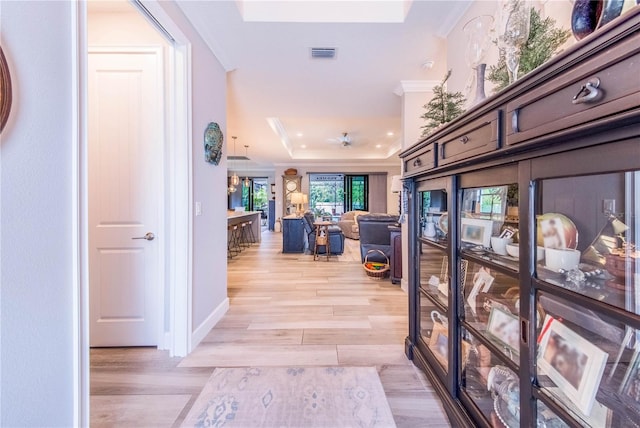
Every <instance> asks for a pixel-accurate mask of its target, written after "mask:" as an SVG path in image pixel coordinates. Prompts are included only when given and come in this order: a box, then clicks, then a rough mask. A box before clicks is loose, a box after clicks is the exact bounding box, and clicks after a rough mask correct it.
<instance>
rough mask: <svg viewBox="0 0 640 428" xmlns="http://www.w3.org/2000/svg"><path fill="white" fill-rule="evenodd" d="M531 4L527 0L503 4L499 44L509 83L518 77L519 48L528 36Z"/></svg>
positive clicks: (510, 1)
mask: <svg viewBox="0 0 640 428" xmlns="http://www.w3.org/2000/svg"><path fill="white" fill-rule="evenodd" d="M530 28H531V4H530V2H529V1H527V0H509V1H507V2H506V3H505V4H504V5H503V9H502V16H501V22H500V29H501V30H502V36H501V37H500V39H499V44H500V47H501V48H502V49H504V52H505V57H506V58H505V60H506V64H507V70H508V72H509V83H513V82H514V81H516V80H517V79H518V69H519V68H520V49H521V48H522V46H523V45H524V44H525V43H526V42H527V39H528V38H529V30H530Z"/></svg>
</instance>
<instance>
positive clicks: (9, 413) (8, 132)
mask: <svg viewBox="0 0 640 428" xmlns="http://www.w3.org/2000/svg"><path fill="white" fill-rule="evenodd" d="M71 5H72V3H71V2H48V1H32V2H4V1H3V2H2V6H1V7H2V16H1V18H0V19H1V26H0V28H2V34H1V37H2V48H3V50H4V53H5V55H6V57H7V61H8V63H9V67H10V70H11V77H12V82H13V106H12V110H11V116H10V118H9V122H8V123H7V126H6V128H5V129H4V132H3V133H2V136H1V138H2V141H1V144H0V162H1V163H0V168H1V181H0V192H1V193H0V194H1V200H2V207H1V209H0V230H1V237H0V245H1V246H0V251H1V254H2V257H1V259H0V269H1V272H2V274H1V281H2V288H1V293H2V294H1V296H2V297H1V300H2V303H1V309H0V310H1V316H2V322H1V327H0V328H1V330H0V334H1V339H2V349H1V351H0V359H1V370H2V406H1V409H2V410H1V413H2V415H1V419H0V425H1V426H6V427H9V426H45V425H46V426H50V427H54V426H65V427H68V426H71V425H72V421H73V395H72V394H73V389H72V385H73V375H74V373H73V369H72V363H73V299H72V293H73V288H72V287H73V274H72V271H73V257H72V241H71V237H72V220H71V219H72V212H71V206H72V199H71V197H72V193H71V190H72V188H71V181H72V168H71V162H72V144H73V134H74V132H75V130H74V129H72V121H71V112H72V82H71V76H72V75H73V70H72V67H71V53H72V51H71V29H72V28H73V27H74V26H75V23H74V22H72V21H71V14H70V11H71Z"/></svg>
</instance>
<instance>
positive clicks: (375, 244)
mask: <svg viewBox="0 0 640 428" xmlns="http://www.w3.org/2000/svg"><path fill="white" fill-rule="evenodd" d="M399 218H400V217H399V216H398V215H395V214H386V213H370V214H363V215H361V216H358V227H359V228H360V259H361V261H362V263H364V258H365V256H366V255H367V252H368V251H369V250H380V251H382V252H383V253H384V254H385V255H386V256H387V257H389V258H390V255H391V238H390V234H389V226H390V225H395V224H397V223H398V220H399ZM367 260H369V261H370V262H372V261H373V262H382V263H386V262H387V260H386V259H385V258H384V257H382V255H381V254H380V253H378V252H377V251H374V252H372V253H371V254H369V257H368V259H367Z"/></svg>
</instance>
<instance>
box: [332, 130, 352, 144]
mask: <svg viewBox="0 0 640 428" xmlns="http://www.w3.org/2000/svg"><path fill="white" fill-rule="evenodd" d="M329 141H331V142H336V143H340V145H341V146H342V147H351V144H352V141H351V137H349V134H348V133H346V132H343V133H342V135H341V136H339V137H338V138H330V139H329Z"/></svg>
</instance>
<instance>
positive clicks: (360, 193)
mask: <svg viewBox="0 0 640 428" xmlns="http://www.w3.org/2000/svg"><path fill="white" fill-rule="evenodd" d="M327 169H328V170H329V172H326V170H327ZM334 169H335V168H334ZM354 169H355V170H353V171H349V172H344V169H335V172H334V171H331V168H326V167H324V169H323V170H322V171H323V172H316V171H314V170H304V169H300V170H299V169H297V168H292V167H289V168H286V169H284V170H282V171H281V174H280V177H278V178H277V179H276V177H275V174H274V175H271V172H269V174H270V175H269V176H267V177H265V176H264V175H262V174H264V172H260V171H242V172H241V171H237V170H232V169H230V170H229V172H228V176H229V178H228V182H229V189H228V192H227V193H228V211H229V215H230V216H236V215H237V212H238V211H241V212H242V211H244V212H249V213H251V212H255V211H259V212H260V213H264V214H265V215H264V217H266V219H265V220H266V221H265V223H266V227H265V226H264V224H263V226H262V229H263V231H265V229H266V231H267V232H275V233H280V232H281V233H282V247H281V251H282V252H283V253H285V254H296V253H302V254H307V255H312V254H313V255H314V259H315V258H317V257H319V256H325V255H327V253H328V254H329V256H327V257H326V258H327V259H329V258H335V257H339V256H342V255H343V254H344V253H345V252H347V251H348V249H349V248H352V247H355V248H356V250H357V251H356V252H357V254H358V260H359V261H360V263H364V262H365V261H371V262H375V263H382V264H387V265H389V264H391V265H393V264H394V263H393V260H394V257H397V258H398V260H397V261H396V262H395V265H397V266H398V269H396V270H397V271H398V272H397V274H396V275H395V276H393V283H394V284H397V283H400V279H401V274H400V272H401V263H402V262H401V241H400V240H401V237H400V230H401V229H400V212H399V211H400V204H399V201H400V199H399V198H400V195H401V193H400V190H401V188H402V185H401V182H400V176H399V175H398V174H397V173H398V172H399V171H398V169H399V168H395V167H384V168H382V167H380V168H379V170H378V171H375V172H371V171H365V170H361V171H358V168H354ZM237 174H240V175H245V178H244V179H243V180H242V181H243V182H245V181H248V182H249V183H250V185H249V186H245V185H240V186H237V187H236V186H233V183H234V178H233V177H234V176H235V175H237ZM264 183H270V185H266V186H265V185H264ZM267 195H268V196H267ZM267 198H269V199H268V200H267ZM359 220H363V221H364V224H365V226H364V234H363V236H362V237H361V232H360V221H359ZM389 227H391V228H393V230H395V232H396V235H397V240H398V243H397V245H396V247H397V248H396V251H392V244H391V236H392V233H391V232H392V230H391V229H389ZM230 233H231V234H230V236H231V237H233V233H232V232H230ZM325 234H326V237H325ZM254 241H256V240H255V239H254ZM258 241H259V240H258ZM230 245H231V246H230V251H229V259H232V258H233V257H234V256H236V255H240V254H237V253H241V249H242V247H241V246H239V245H237V246H236V247H235V248H237V250H238V251H236V252H234V251H233V250H234V247H233V243H231V244H230ZM365 258H366V260H365ZM387 276H388V275H387Z"/></svg>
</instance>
